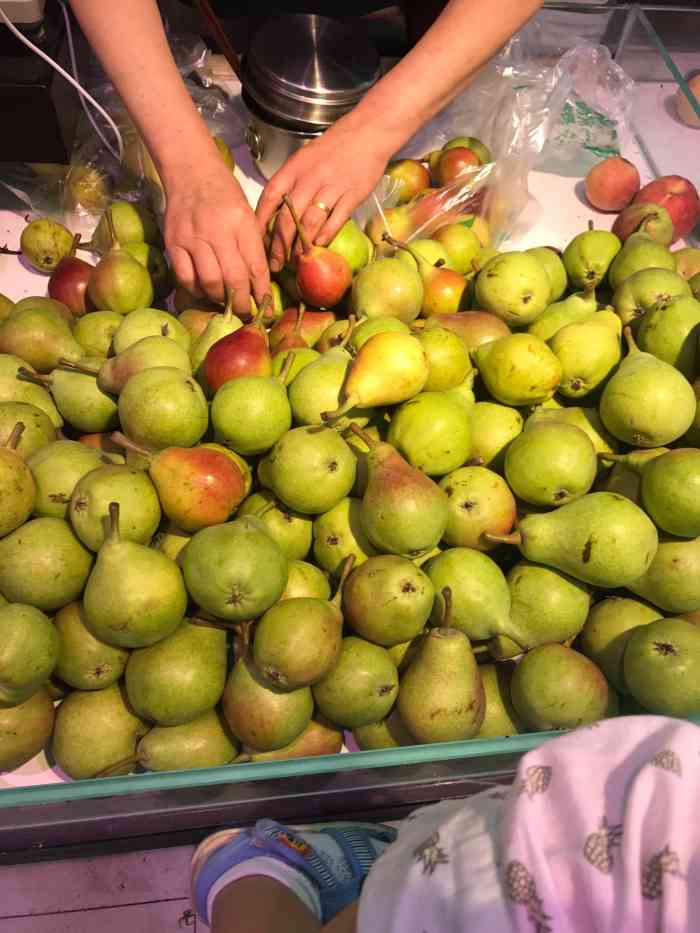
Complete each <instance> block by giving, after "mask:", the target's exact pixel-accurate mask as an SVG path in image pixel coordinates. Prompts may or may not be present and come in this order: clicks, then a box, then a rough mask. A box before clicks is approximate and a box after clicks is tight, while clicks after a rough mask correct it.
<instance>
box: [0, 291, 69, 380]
mask: <svg viewBox="0 0 700 933" xmlns="http://www.w3.org/2000/svg"><path fill="white" fill-rule="evenodd" d="M0 353H9V354H16V355H17V356H19V357H21V358H22V360H24V361H25V363H29V365H30V366H31V367H33V369H35V370H36V371H37V372H39V373H48V372H51V370H52V369H55V367H56V366H57V365H58V361H59V360H60V359H66V360H70V361H77V360H79V359H80V358H81V357H82V355H83V348H82V347H81V346H80V344H79V343H78V342H77V340H76V339H75V337H74V336H73V334H72V333H71V329H70V327H69V326H68V324H67V323H66V321H65V320H64V319H63V318H62V317H61V315H60V314H58V313H56V312H55V311H53V310H51V309H50V308H46V309H44V308H40V307H34V306H31V305H30V306H29V307H26V308H24V309H22V310H15V312H14V313H13V314H12V316H11V317H9V318H8V319H7V320H6V321H4V322H3V323H1V324H0Z"/></svg>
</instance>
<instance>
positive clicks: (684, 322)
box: [637, 296, 700, 379]
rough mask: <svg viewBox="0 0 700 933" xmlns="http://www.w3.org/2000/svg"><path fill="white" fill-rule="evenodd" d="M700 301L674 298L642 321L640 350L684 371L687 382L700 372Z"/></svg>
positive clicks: (654, 309)
mask: <svg viewBox="0 0 700 933" xmlns="http://www.w3.org/2000/svg"><path fill="white" fill-rule="evenodd" d="M699 334H700V301H698V300H697V298H690V297H687V296H686V297H685V298H672V299H671V300H670V301H668V302H659V303H658V304H656V305H654V307H653V308H652V309H651V310H650V311H649V312H648V313H647V314H646V315H645V316H644V317H643V318H642V322H641V324H640V326H639V330H638V332H637V343H638V345H639V348H640V350H644V351H645V352H646V353H651V354H652V355H653V356H655V357H656V358H657V359H659V360H663V361H664V362H665V363H670V364H671V366H675V368H676V369H678V370H680V372H682V373H683V375H684V376H685V377H686V379H692V378H693V376H694V375H695V373H696V372H697V357H698V335H699Z"/></svg>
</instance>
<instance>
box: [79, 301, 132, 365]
mask: <svg viewBox="0 0 700 933" xmlns="http://www.w3.org/2000/svg"><path fill="white" fill-rule="evenodd" d="M123 320H124V318H123V317H122V315H121V314H117V313H116V312H114V311H91V312H89V313H88V314H84V315H83V316H82V317H81V318H78V320H77V321H76V322H75V327H74V328H73V336H74V337H75V339H76V340H77V341H78V343H79V344H80V346H81V347H82V348H83V352H84V353H85V355H86V356H107V354H108V353H109V351H110V349H111V346H112V338H113V337H114V335H115V333H116V332H117V328H118V327H119V326H120V324H121V323H122V321H123Z"/></svg>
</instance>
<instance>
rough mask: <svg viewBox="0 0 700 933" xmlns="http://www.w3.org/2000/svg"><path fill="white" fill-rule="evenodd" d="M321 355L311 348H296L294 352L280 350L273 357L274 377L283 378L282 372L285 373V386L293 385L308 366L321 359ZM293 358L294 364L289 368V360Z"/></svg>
mask: <svg viewBox="0 0 700 933" xmlns="http://www.w3.org/2000/svg"><path fill="white" fill-rule="evenodd" d="M320 356H321V354H320V353H319V352H318V351H317V350H312V349H311V347H295V348H294V349H292V350H280V352H279V353H275V355H274V356H273V357H272V375H273V376H281V375H282V370H283V369H284V371H285V374H286V375H285V376H284V385H286V386H288V385H290V383H292V382H293V381H294V380H295V379H296V377H297V376H298V375H299V373H300V372H301V371H302V369H304V367H306V366H310V365H311V363H313V362H314V361H315V360H317V359H319V357H320ZM290 357H291V360H292V362H291V363H290V364H289V368H287V365H286V363H287V360H288V359H289V358H290Z"/></svg>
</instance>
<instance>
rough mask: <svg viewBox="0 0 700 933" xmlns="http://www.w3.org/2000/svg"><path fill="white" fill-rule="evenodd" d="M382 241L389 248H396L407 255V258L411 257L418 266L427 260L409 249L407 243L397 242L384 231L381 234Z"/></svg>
mask: <svg viewBox="0 0 700 933" xmlns="http://www.w3.org/2000/svg"><path fill="white" fill-rule="evenodd" d="M382 239H383V240H384V241H385V242H386V243H389V244H390V245H391V246H394V247H396V249H402V250H403V251H404V252H405V253H408V254H409V256H413V258H414V259H415V260H416V262H417V263H418V264H419V265H420V264H421V262H427V260H426V259H425V258H424V257H423V256H421V254H420V253H418V252H416V250H414V249H411V247H410V246H409V245H408V243H404V242H403V240H397V239H396V238H395V237H393V236H391V234H390V233H387V232H386V231H384V233H383V234H382ZM428 265H430V263H428Z"/></svg>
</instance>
